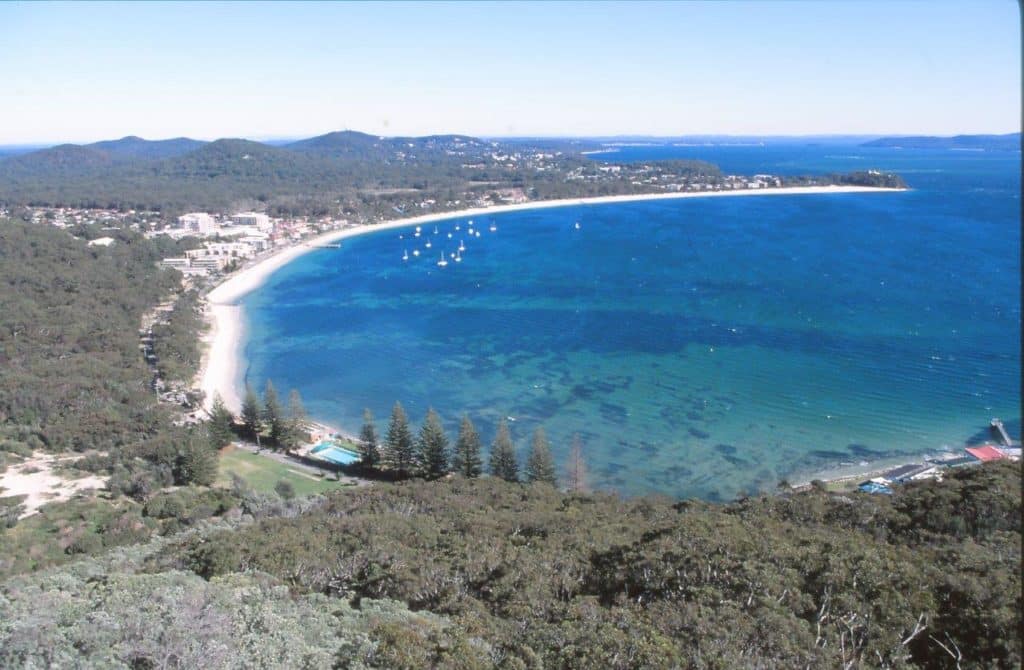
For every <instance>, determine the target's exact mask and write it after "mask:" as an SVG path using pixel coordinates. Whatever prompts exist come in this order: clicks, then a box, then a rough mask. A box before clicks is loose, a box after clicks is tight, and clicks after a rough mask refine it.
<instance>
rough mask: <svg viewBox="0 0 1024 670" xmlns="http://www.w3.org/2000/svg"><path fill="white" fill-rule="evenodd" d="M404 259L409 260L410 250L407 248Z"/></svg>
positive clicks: (403, 255)
mask: <svg viewBox="0 0 1024 670" xmlns="http://www.w3.org/2000/svg"><path fill="white" fill-rule="evenodd" d="M402 260H403V261H407V260H409V250H408V249H406V250H405V253H404V254H402Z"/></svg>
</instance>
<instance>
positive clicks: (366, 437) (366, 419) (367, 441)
mask: <svg viewBox="0 0 1024 670" xmlns="http://www.w3.org/2000/svg"><path fill="white" fill-rule="evenodd" d="M359 451H360V452H361V454H362V464H363V465H365V466H366V467H368V468H375V467H377V466H378V465H380V441H379V440H378V439H377V426H375V425H374V423H373V414H372V413H371V412H370V410H369V408H367V409H364V410H363V428H362V430H360V431H359Z"/></svg>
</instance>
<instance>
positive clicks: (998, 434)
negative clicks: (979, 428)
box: [989, 419, 1013, 447]
mask: <svg viewBox="0 0 1024 670" xmlns="http://www.w3.org/2000/svg"><path fill="white" fill-rule="evenodd" d="M989 428H990V429H991V430H992V435H993V436H994V437H995V438H996V441H997V442H999V444H1001V445H1003V446H1004V447H1010V446H1013V440H1011V439H1010V434H1009V433H1007V432H1006V427H1005V426H1004V425H1003V422H1002V421H1000V420H999V419H992V421H991V422H990V423H989Z"/></svg>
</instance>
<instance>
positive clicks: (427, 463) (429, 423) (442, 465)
mask: <svg viewBox="0 0 1024 670" xmlns="http://www.w3.org/2000/svg"><path fill="white" fill-rule="evenodd" d="M417 446H418V448H419V454H418V460H419V469H420V472H421V473H422V474H423V476H424V477H426V478H427V479H437V478H438V477H443V476H445V475H446V474H448V436H447V435H445V434H444V427H443V426H442V425H441V417H439V416H438V415H437V412H435V411H434V409H433V408H430V409H429V410H427V418H426V420H425V421H424V422H423V427H422V428H420V436H419V442H418V445H417Z"/></svg>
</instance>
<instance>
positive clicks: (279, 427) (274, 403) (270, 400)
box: [263, 379, 285, 449]
mask: <svg viewBox="0 0 1024 670" xmlns="http://www.w3.org/2000/svg"><path fill="white" fill-rule="evenodd" d="M263 423H265V424H266V426H267V427H268V428H269V429H270V441H271V442H272V443H273V444H274V448H275V449H280V448H281V447H282V446H283V445H282V444H281V443H282V442H283V438H284V433H285V425H284V413H283V412H282V411H281V401H280V400H278V399H277V391H276V390H274V384H273V382H271V381H270V380H269V379H268V380H267V386H266V388H265V389H264V390H263Z"/></svg>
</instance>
